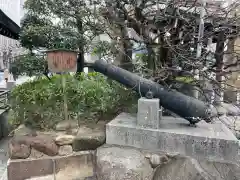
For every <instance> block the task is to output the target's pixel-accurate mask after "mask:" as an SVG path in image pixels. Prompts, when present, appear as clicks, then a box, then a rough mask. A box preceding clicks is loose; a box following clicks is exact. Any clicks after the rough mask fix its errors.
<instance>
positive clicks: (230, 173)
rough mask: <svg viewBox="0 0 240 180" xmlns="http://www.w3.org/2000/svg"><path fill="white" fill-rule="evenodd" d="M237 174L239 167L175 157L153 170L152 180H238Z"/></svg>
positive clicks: (239, 171)
mask: <svg viewBox="0 0 240 180" xmlns="http://www.w3.org/2000/svg"><path fill="white" fill-rule="evenodd" d="M239 173H240V168H239V165H233V164H227V163H212V162H207V161H202V162H199V161H197V160H195V159H192V158H185V157H175V158H173V159H172V160H171V161H170V162H169V163H167V164H165V165H163V166H158V167H157V168H156V169H155V173H154V177H153V180H166V179H171V180H196V179H201V180H213V179H217V180H233V179H236V180H239V179H240V176H239V175H240V174H239Z"/></svg>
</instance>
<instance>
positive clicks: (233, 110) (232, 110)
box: [222, 103, 240, 116]
mask: <svg viewBox="0 0 240 180" xmlns="http://www.w3.org/2000/svg"><path fill="white" fill-rule="evenodd" d="M222 106H223V108H224V109H226V111H227V115H230V116H238V115H240V109H239V107H237V106H234V105H233V104H227V103H223V104H222Z"/></svg>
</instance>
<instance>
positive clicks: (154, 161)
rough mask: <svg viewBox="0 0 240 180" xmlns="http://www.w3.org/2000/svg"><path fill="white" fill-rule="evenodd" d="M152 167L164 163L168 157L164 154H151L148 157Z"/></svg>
mask: <svg viewBox="0 0 240 180" xmlns="http://www.w3.org/2000/svg"><path fill="white" fill-rule="evenodd" d="M149 160H150V163H151V165H152V168H156V167H157V166H159V165H162V164H165V163H167V162H168V161H169V159H168V157H167V156H166V155H164V154H162V155H160V154H152V155H151V156H150V158H149Z"/></svg>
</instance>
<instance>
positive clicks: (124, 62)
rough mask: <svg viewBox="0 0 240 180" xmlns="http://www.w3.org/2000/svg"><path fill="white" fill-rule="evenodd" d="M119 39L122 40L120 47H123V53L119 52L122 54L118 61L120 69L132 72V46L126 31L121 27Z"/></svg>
mask: <svg viewBox="0 0 240 180" xmlns="http://www.w3.org/2000/svg"><path fill="white" fill-rule="evenodd" d="M121 36H122V37H121V39H122V46H123V52H120V53H122V54H123V56H122V57H121V60H120V67H122V68H123V69H126V70H128V71H131V72H132V71H133V63H132V45H131V42H130V40H128V39H129V37H128V32H127V29H126V28H125V27H124V26H122V27H121Z"/></svg>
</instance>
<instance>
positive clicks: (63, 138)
mask: <svg viewBox="0 0 240 180" xmlns="http://www.w3.org/2000/svg"><path fill="white" fill-rule="evenodd" d="M74 137H75V136H73V135H67V134H65V135H60V136H58V137H56V139H55V143H56V144H57V145H60V146H63V145H70V144H72V143H73V139H74Z"/></svg>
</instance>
